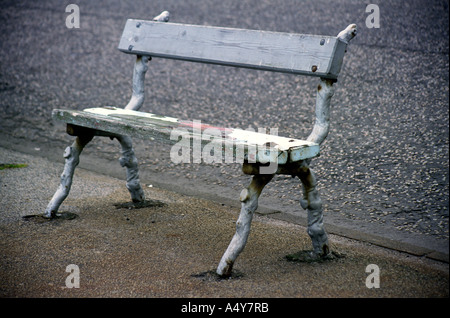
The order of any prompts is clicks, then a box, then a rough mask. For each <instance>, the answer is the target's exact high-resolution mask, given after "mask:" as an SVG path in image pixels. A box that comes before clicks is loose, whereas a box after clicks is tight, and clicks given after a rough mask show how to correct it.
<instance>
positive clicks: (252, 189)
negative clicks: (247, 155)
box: [216, 175, 273, 277]
mask: <svg viewBox="0 0 450 318" xmlns="http://www.w3.org/2000/svg"><path fill="white" fill-rule="evenodd" d="M272 178H273V175H255V176H253V179H252V182H251V183H250V186H249V187H248V188H247V189H244V190H242V192H241V195H240V200H241V202H242V203H241V213H240V215H239V218H238V220H237V222H236V233H235V234H234V236H233V239H232V240H231V242H230V244H229V246H228V248H227V250H226V251H225V254H224V255H223V256H222V259H221V261H220V263H219V266H218V268H217V271H216V273H217V274H218V275H219V276H221V277H230V276H231V271H232V268H233V264H234V261H235V260H236V258H237V257H238V256H239V254H240V253H241V252H242V250H243V249H244V247H245V244H246V243H247V238H248V235H249V233H250V225H251V222H252V218H253V214H254V212H255V210H256V209H257V208H258V198H259V196H260V194H261V191H262V190H263V188H264V187H265V186H266V184H267V183H269V182H270V180H272Z"/></svg>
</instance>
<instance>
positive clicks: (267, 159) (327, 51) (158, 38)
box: [44, 11, 356, 277]
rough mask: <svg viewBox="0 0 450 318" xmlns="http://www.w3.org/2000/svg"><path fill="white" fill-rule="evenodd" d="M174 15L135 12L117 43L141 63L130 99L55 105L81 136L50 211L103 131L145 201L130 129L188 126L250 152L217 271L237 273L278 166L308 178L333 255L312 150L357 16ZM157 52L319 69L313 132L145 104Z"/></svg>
mask: <svg viewBox="0 0 450 318" xmlns="http://www.w3.org/2000/svg"><path fill="white" fill-rule="evenodd" d="M168 20H169V13H168V12H167V11H164V12H163V13H161V14H160V15H159V16H157V17H155V18H154V19H153V21H145V20H135V19H129V20H127V22H126V25H125V28H124V31H123V34H122V37H121V40H120V44H119V47H118V48H119V50H120V51H122V52H124V53H127V54H134V55H136V63H135V66H134V72H133V84H132V97H131V100H130V101H129V103H128V104H127V105H126V106H125V108H123V109H122V108H115V107H101V108H89V109H85V110H84V111H78V110H63V109H55V110H53V113H52V116H53V118H54V119H56V120H58V121H62V122H65V123H66V124H67V133H68V134H70V135H72V136H76V139H75V141H74V143H73V144H72V145H71V146H70V147H67V148H66V150H65V152H64V158H65V166H64V171H63V173H62V175H61V183H60V186H59V188H58V189H57V191H56V193H55V194H54V196H53V198H52V199H51V201H50V202H49V204H48V206H47V209H46V211H45V213H44V217H46V218H54V217H56V215H57V212H58V209H59V207H60V205H61V203H62V202H63V201H64V199H65V198H66V197H67V195H68V194H69V191H70V187H71V184H72V179H73V174H74V170H75V168H76V166H77V165H78V163H79V156H80V153H81V151H82V150H83V148H84V147H85V146H86V145H87V144H88V143H89V142H90V141H91V140H92V138H93V137H94V136H106V137H110V138H112V139H113V138H116V139H117V140H118V141H119V142H120V144H121V147H122V157H121V158H120V164H121V166H123V167H126V171H127V184H126V186H127V189H128V190H129V192H130V194H131V199H132V201H133V202H134V203H135V204H136V205H139V204H140V203H143V202H145V196H144V192H143V190H142V188H141V186H140V181H139V174H138V162H137V159H136V157H135V154H134V150H133V148H132V142H131V138H130V137H139V138H152V139H158V140H164V141H167V142H169V143H171V144H174V143H176V142H177V141H178V138H173V137H172V136H173V135H176V136H188V138H189V141H190V144H191V145H194V146H195V145H196V144H197V145H203V146H204V145H205V144H211V143H212V144H213V145H214V146H217V147H220V149H221V150H222V151H224V152H226V153H231V154H232V155H233V158H235V159H237V160H241V162H242V164H243V168H242V170H243V172H244V173H245V174H248V175H252V181H251V183H250V185H249V186H248V188H246V189H244V190H242V192H241V194H240V201H241V212H240V216H239V218H238V220H237V222H236V233H235V235H234V237H233V238H232V240H231V243H230V244H229V246H228V249H227V250H226V251H225V253H224V255H223V257H222V259H221V261H220V263H219V266H218V268H217V274H218V275H220V276H224V277H226V276H230V275H231V271H232V267H233V264H234V262H235V260H236V258H237V257H238V255H239V254H240V253H241V251H242V250H243V248H244V246H245V244H246V242H247V238H248V235H249V231H250V225H251V221H252V217H253V214H254V212H255V210H256V208H257V206H258V198H259V196H260V194H261V191H262V190H263V188H264V187H265V185H266V184H267V183H269V182H270V181H271V179H272V178H273V177H274V175H275V174H287V175H292V176H293V177H295V176H297V177H298V178H299V179H300V180H301V182H302V184H303V196H302V199H301V200H300V204H301V206H302V208H304V209H306V210H307V212H308V234H309V236H310V237H311V240H312V244H313V251H312V255H313V256H315V257H317V258H320V257H324V256H326V255H328V254H329V253H330V250H329V243H328V238H327V233H326V231H325V229H324V226H323V213H322V203H321V199H320V197H319V193H318V190H317V188H316V179H315V176H314V173H313V171H312V170H311V169H310V167H309V165H310V162H311V159H312V158H314V157H316V156H318V155H319V145H320V144H321V143H322V142H323V141H324V140H325V138H326V137H327V135H328V129H329V116H330V100H331V97H332V96H333V94H334V87H333V84H334V83H335V82H336V81H337V78H338V74H339V72H340V69H341V65H342V61H343V57H344V54H345V52H346V47H347V44H348V43H349V41H350V40H351V39H352V38H353V37H354V36H355V35H356V25H354V24H351V25H349V26H348V27H347V28H346V29H345V30H343V31H342V32H340V33H339V34H338V36H336V37H335V36H319V35H304V34H289V33H280V32H266V31H255V30H244V29H232V28H219V27H210V26H199V25H187V24H176V23H168V22H167V21H168ZM152 58H167V59H177V60H184V61H191V62H201V63H211V64H219V65H226V66H234V67H242V68H249V69H256V70H264V71H273V72H283V73H289V74H294V75H307V76H316V77H319V78H320V80H319V85H318V88H317V98H316V105H315V107H316V120H315V124H314V127H313V129H312V132H311V134H310V135H309V137H308V138H307V139H306V140H299V139H293V138H285V137H279V136H275V135H267V134H263V133H256V132H249V131H245V130H240V129H232V128H218V127H211V126H208V125H204V124H201V123H198V122H192V121H183V120H179V119H176V118H172V117H165V116H160V115H155V114H150V113H144V112H139V111H138V110H139V109H140V108H141V106H142V105H143V102H144V77H145V73H146V71H147V62H148V61H149V60H151V59H152ZM211 128H214V129H213V130H214V131H217V130H219V131H220V135H219V136H217V134H214V133H211V131H212V130H211ZM215 149H217V148H215Z"/></svg>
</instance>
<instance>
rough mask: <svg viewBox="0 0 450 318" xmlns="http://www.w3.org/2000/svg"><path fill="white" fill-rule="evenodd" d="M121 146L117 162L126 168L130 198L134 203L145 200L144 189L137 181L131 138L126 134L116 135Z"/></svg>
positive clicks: (137, 175)
mask: <svg viewBox="0 0 450 318" xmlns="http://www.w3.org/2000/svg"><path fill="white" fill-rule="evenodd" d="M116 138H117V140H118V141H119V142H120V145H121V146H122V157H121V158H120V159H119V163H120V165H121V166H122V167H126V168H127V189H128V191H129V192H130V194H131V200H132V201H133V202H134V203H140V202H143V201H144V200H145V195H144V191H143V190H142V188H141V183H140V181H139V168H138V161H137V158H136V156H135V154H134V150H133V144H132V141H131V138H130V137H128V136H116Z"/></svg>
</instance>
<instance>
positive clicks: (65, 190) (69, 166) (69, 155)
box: [43, 135, 94, 219]
mask: <svg viewBox="0 0 450 318" xmlns="http://www.w3.org/2000/svg"><path fill="white" fill-rule="evenodd" d="M93 137H94V135H83V136H78V137H77V138H76V139H75V141H74V142H73V144H72V146H70V147H67V148H66V150H65V151H64V158H65V164H64V170H63V172H62V174H61V182H60V184H59V187H58V189H57V190H56V192H55V194H54V195H53V197H52V199H51V200H50V202H49V204H48V205H47V208H46V209H45V212H44V214H43V217H44V218H48V219H51V218H54V217H56V213H57V212H58V209H59V207H60V205H61V204H62V203H63V201H64V200H65V199H66V198H67V196H68V195H69V192H70V188H71V187H72V180H73V173H74V171H75V168H76V167H77V166H78V163H79V162H80V154H81V152H82V151H83V148H84V147H85V146H86V145H87V144H88V143H89V142H90V141H91V140H92V138H93Z"/></svg>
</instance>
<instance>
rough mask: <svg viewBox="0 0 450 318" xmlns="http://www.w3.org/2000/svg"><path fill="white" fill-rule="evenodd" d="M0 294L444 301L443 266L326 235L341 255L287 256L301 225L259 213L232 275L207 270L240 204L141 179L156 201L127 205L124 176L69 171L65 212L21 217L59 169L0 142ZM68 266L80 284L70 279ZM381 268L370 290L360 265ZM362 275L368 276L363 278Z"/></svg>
mask: <svg viewBox="0 0 450 318" xmlns="http://www.w3.org/2000/svg"><path fill="white" fill-rule="evenodd" d="M0 162H1V163H16V164H19V163H22V164H27V167H23V168H9V169H4V170H0V178H1V184H0V186H1V196H0V197H1V199H0V200H1V202H0V205H1V206H2V208H1V209H0V211H1V212H0V213H1V214H0V228H1V231H0V255H1V257H0V268H1V271H0V296H1V297H76V298H78V297H146V298H147V297H148V298H155V297H169V298H172V297H173V298H203V297H213V298H215V297H218V298H235V299H237V298H247V297H248V298H267V297H269V298H303V297H350V298H353V297H448V283H449V277H448V276H449V275H448V274H449V272H448V270H449V268H448V262H442V261H436V260H433V259H430V258H428V257H422V256H415V255H412V254H410V253H405V252H399V251H398V250H395V249H390V248H382V247H379V246H376V245H374V244H371V243H367V242H364V241H361V240H355V239H350V238H348V237H351V236H352V234H351V233H344V234H346V236H347V237H343V236H341V235H335V234H331V235H330V240H331V243H332V248H333V250H334V251H335V252H336V253H337V255H339V256H341V257H337V258H335V259H333V260H329V261H325V262H320V263H307V262H291V261H288V260H287V259H286V256H287V255H291V254H295V253H297V252H299V251H302V250H308V249H310V248H311V246H310V241H309V237H308V236H307V234H306V230H305V228H304V227H303V226H301V225H297V224H293V223H291V222H286V221H283V220H281V219H282V218H278V219H276V218H273V217H268V216H264V215H257V216H256V217H255V220H254V221H253V224H252V232H251V234H250V239H249V242H248V244H247V246H246V248H245V249H244V251H243V253H242V254H241V256H240V257H239V258H238V260H237V262H236V264H235V275H234V276H233V277H232V278H231V279H227V280H218V279H217V277H215V276H214V275H213V274H211V272H212V271H213V270H214V269H215V266H217V264H218V261H219V260H220V257H221V255H222V253H223V252H224V250H225V248H226V247H227V245H228V243H229V241H230V239H231V237H232V235H233V234H234V226H235V224H234V222H235V221H236V219H237V215H238V209H236V208H235V207H231V206H228V205H224V204H219V203H217V202H212V201H209V200H205V199H201V198H197V197H192V196H186V195H181V194H179V193H175V192H172V191H168V190H164V189H161V188H158V187H155V186H150V185H148V184H147V185H146V186H145V192H146V195H147V197H148V198H151V199H153V200H158V201H160V202H162V203H164V204H163V206H160V205H158V206H154V207H148V208H143V209H123V208H117V207H116V205H117V204H120V203H124V202H127V201H129V197H128V192H127V190H126V188H125V185H124V181H123V180H120V179H117V178H113V177H110V176H107V175H102V174H98V173H95V172H92V171H88V170H85V169H82V168H80V169H78V170H77V171H76V174H75V181H74V184H73V188H72V191H71V193H70V196H69V197H68V198H67V200H66V201H65V203H64V204H63V206H62V208H61V210H60V211H61V212H62V213H63V215H68V216H76V217H74V218H72V217H69V218H67V219H64V218H61V219H57V220H53V221H43V220H42V219H40V218H32V217H29V218H23V217H24V216H29V215H35V214H39V213H42V211H43V210H44V209H45V206H46V204H47V203H48V200H49V199H50V198H51V196H52V195H53V192H54V190H55V189H56V187H57V184H58V176H59V174H60V173H61V171H62V164H61V163H56V162H52V161H49V160H47V159H45V158H42V157H40V156H36V155H29V154H24V153H21V152H17V151H14V150H11V149H7V148H3V147H2V148H1V149H0ZM71 264H74V265H77V266H78V269H79V279H80V280H79V282H80V285H79V288H68V287H67V286H66V279H67V277H68V276H69V275H70V271H69V272H66V268H67V266H69V265H71ZM370 264H375V265H377V266H378V268H379V273H380V276H379V277H380V286H379V288H368V287H367V286H366V280H367V279H368V276H369V274H370V272H369V273H366V267H367V266H368V265H370ZM369 281H372V280H370V279H369Z"/></svg>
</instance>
